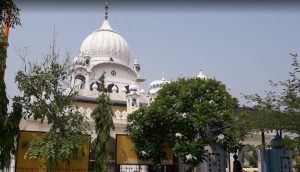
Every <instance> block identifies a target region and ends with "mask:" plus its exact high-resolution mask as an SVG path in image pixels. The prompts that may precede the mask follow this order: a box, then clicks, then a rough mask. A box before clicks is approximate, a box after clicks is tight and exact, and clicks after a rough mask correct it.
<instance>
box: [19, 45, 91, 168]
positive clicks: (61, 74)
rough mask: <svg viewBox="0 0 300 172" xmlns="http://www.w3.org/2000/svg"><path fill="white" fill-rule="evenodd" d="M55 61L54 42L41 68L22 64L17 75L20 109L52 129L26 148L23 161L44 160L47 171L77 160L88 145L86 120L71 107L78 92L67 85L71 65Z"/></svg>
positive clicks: (56, 58) (27, 115)
mask: <svg viewBox="0 0 300 172" xmlns="http://www.w3.org/2000/svg"><path fill="white" fill-rule="evenodd" d="M58 59H59V54H58V53H57V52H56V48H55V40H54V41H53V45H52V46H51V47H50V52H49V53H48V54H47V55H46V58H45V60H44V61H43V62H42V63H41V64H40V65H39V64H32V63H29V64H28V66H27V64H25V69H24V71H22V70H20V71H18V72H17V75H16V82H17V85H18V88H19V90H20V91H21V93H22V95H21V96H20V97H18V100H19V101H18V102H19V103H20V104H22V105H23V110H24V116H25V118H27V119H34V120H38V121H41V122H44V121H45V122H47V123H48V124H49V125H50V126H51V127H50V131H49V132H48V133H47V134H46V135H45V136H44V137H42V138H39V139H38V140H34V141H32V142H31V143H29V144H28V147H27V152H26V157H27V158H29V159H37V160H43V161H41V162H44V165H47V168H48V169H49V170H53V169H54V168H55V167H57V165H58V163H59V162H60V161H65V160H67V159H74V158H76V156H77V151H78V150H81V149H82V148H83V146H84V144H85V143H86V142H87V141H88V140H87V137H86V136H85V134H87V130H88V123H87V122H86V117H85V116H84V115H83V114H81V113H80V112H79V111H78V108H77V107H76V106H74V104H73V103H74V102H73V101H74V98H75V96H76V95H77V92H76V91H74V87H72V86H71V85H70V84H71V82H70V81H71V79H72V78H71V72H72V70H71V65H70V64H69V61H68V60H65V61H64V62H63V63H62V64H61V63H60V62H59V60H58ZM28 67H29V68H28Z"/></svg>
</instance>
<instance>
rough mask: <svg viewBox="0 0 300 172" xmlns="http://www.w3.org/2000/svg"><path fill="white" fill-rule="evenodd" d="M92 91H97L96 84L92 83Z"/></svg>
mask: <svg viewBox="0 0 300 172" xmlns="http://www.w3.org/2000/svg"><path fill="white" fill-rule="evenodd" d="M92 89H93V91H96V90H97V89H98V85H97V84H96V83H93V85H92Z"/></svg>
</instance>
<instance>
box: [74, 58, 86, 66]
mask: <svg viewBox="0 0 300 172" xmlns="http://www.w3.org/2000/svg"><path fill="white" fill-rule="evenodd" d="M73 64H74V65H81V66H85V59H84V58H83V57H81V56H78V57H75V58H74V60H73Z"/></svg>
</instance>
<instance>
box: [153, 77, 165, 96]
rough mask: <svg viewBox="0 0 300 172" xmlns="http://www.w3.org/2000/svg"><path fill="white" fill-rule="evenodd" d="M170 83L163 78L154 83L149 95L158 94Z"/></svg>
mask: <svg viewBox="0 0 300 172" xmlns="http://www.w3.org/2000/svg"><path fill="white" fill-rule="evenodd" d="M167 83H170V82H169V81H166V80H165V78H164V77H163V78H162V79H161V80H155V81H152V82H151V83H150V85H149V94H156V93H157V92H158V91H159V90H160V89H161V88H162V87H163V86H164V85H166V84H167Z"/></svg>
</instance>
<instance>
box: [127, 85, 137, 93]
mask: <svg viewBox="0 0 300 172" xmlns="http://www.w3.org/2000/svg"><path fill="white" fill-rule="evenodd" d="M137 89H138V87H137V85H134V84H133V85H130V86H129V91H137Z"/></svg>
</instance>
